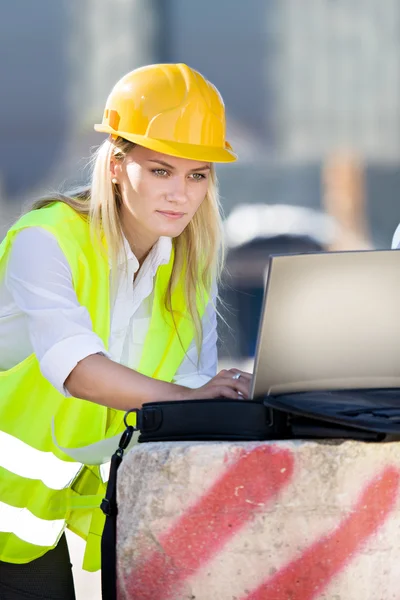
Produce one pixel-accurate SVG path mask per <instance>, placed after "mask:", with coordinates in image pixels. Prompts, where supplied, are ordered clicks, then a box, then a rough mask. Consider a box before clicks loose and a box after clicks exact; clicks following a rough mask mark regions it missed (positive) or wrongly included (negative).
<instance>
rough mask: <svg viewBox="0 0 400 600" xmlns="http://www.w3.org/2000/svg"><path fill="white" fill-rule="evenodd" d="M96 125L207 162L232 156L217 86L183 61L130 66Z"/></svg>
mask: <svg viewBox="0 0 400 600" xmlns="http://www.w3.org/2000/svg"><path fill="white" fill-rule="evenodd" d="M94 128H95V130H96V131H101V132H104V133H109V134H110V135H112V136H115V137H117V136H120V137H123V138H125V139H126V140H129V141H130V142H134V143H136V144H139V145H140V146H144V147H145V148H150V149H151V150H155V151H156V152H161V153H163V154H169V155H171V156H178V157H180V158H188V159H192V160H199V161H210V162H233V161H235V160H236V158H237V157H236V154H235V153H234V152H233V151H232V148H231V146H230V145H229V144H228V142H227V141H226V140H225V106H224V103H223V100H222V98H221V96H220V94H219V92H218V90H217V89H216V88H215V87H214V86H213V85H212V84H211V83H210V82H209V81H207V80H206V79H205V78H204V77H203V76H202V75H201V74H200V73H198V72H197V71H194V70H193V69H190V68H189V67H188V66H186V65H184V64H176V65H174V64H160V65H149V66H147V67H142V68H140V69H136V70H134V71H131V72H130V73H128V74H127V75H125V76H124V77H122V79H120V80H119V81H118V83H117V84H116V85H115V86H114V88H113V89H112V91H111V94H110V95H109V97H108V99H107V103H106V107H105V110H104V115H103V122H102V123H101V125H95V126H94Z"/></svg>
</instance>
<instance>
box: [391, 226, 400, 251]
mask: <svg viewBox="0 0 400 600" xmlns="http://www.w3.org/2000/svg"><path fill="white" fill-rule="evenodd" d="M398 248H399V249H400V225H398V226H397V229H396V231H395V232H394V235H393V240H392V250H397V249H398Z"/></svg>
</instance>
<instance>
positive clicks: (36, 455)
mask: <svg viewBox="0 0 400 600" xmlns="http://www.w3.org/2000/svg"><path fill="white" fill-rule="evenodd" d="M82 466H83V465H81V463H77V462H66V461H64V460H60V459H59V458H57V457H56V456H55V455H54V454H53V453H52V452H42V451H41V450H36V448H32V447H31V446H29V445H28V444H25V442H22V441H21V440H19V439H18V438H16V437H14V436H12V435H9V434H8V433H5V432H4V431H0V467H3V468H4V469H7V471H11V473H15V475H20V477H26V478H27V479H40V481H42V482H43V483H44V484H45V485H46V486H47V487H48V488H50V489H52V490H62V489H63V488H66V487H68V486H69V485H70V484H71V482H72V481H73V480H74V479H75V477H76V476H77V475H78V473H79V471H80V470H81V468H82ZM2 531H3V530H2Z"/></svg>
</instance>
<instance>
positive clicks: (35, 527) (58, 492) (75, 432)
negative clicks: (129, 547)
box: [0, 202, 208, 571]
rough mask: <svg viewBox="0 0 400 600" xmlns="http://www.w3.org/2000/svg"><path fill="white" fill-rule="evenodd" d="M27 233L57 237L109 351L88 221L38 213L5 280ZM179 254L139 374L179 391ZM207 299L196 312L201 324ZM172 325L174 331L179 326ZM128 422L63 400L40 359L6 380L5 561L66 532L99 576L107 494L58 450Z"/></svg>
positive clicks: (105, 303) (7, 244) (100, 256)
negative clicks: (174, 384) (168, 306)
mask: <svg viewBox="0 0 400 600" xmlns="http://www.w3.org/2000/svg"><path fill="white" fill-rule="evenodd" d="M26 227H43V228H44V229H46V230H48V231H49V232H51V233H52V234H53V235H54V236H55V238H56V239H57V241H58V244H59V245H60V248H61V250H62V251H63V253H64V254H65V256H66V258H67V260H68V263H69V266H70V268H71V272H72V279H73V284H74V288H75V291H76V294H77V297H78V300H79V302H80V304H81V305H82V306H84V307H86V309H87V310H88V312H89V314H90V317H91V320H92V326H93V331H94V332H95V333H96V334H97V335H98V336H99V337H100V338H101V339H102V341H103V343H104V345H105V347H106V348H107V347H108V338H109V333H110V305H109V292H110V289H109V288H110V269H109V261H108V257H107V254H106V252H105V251H104V248H103V249H102V248H101V244H100V243H96V242H95V241H94V240H93V236H91V234H90V228H89V224H88V222H87V220H86V219H85V218H84V217H82V216H81V215H79V214H78V213H76V212H75V211H74V210H73V209H72V208H71V207H69V206H68V205H67V204H65V203H62V202H54V203H53V204H51V205H49V206H47V207H45V208H41V209H39V210H34V211H31V212H29V213H27V214H25V215H24V216H23V217H21V218H20V219H19V220H18V221H17V223H16V224H15V225H14V226H13V227H11V229H10V230H9V231H8V233H7V235H6V237H5V239H4V240H3V242H2V244H1V245H0V276H3V274H4V269H5V267H6V262H7V254H8V252H9V250H10V248H11V246H12V243H13V239H14V237H15V235H16V234H17V233H18V232H19V231H21V230H22V229H24V228H26ZM173 260H174V259H173V253H172V255H171V260H170V262H169V263H168V264H167V265H163V266H161V267H159V268H158V270H157V274H156V280H155V286H154V300H153V307H152V314H151V319H150V325H149V330H148V334H147V337H146V339H145V342H144V347H143V352H142V355H141V359H140V364H139V367H138V371H139V372H140V373H143V374H144V375H147V376H149V377H153V378H156V379H160V380H163V381H172V380H173V378H174V375H175V373H176V371H177V369H178V367H179V365H180V364H181V362H182V360H183V358H184V355H185V352H186V351H187V349H188V347H189V345H190V343H191V341H192V340H193V336H194V329H193V325H192V322H191V320H190V319H189V318H188V315H187V311H186V307H185V300H184V293H183V279H184V274H182V276H181V281H180V282H179V283H178V285H177V286H176V288H175V290H174V291H173V294H172V306H173V310H174V319H173V318H172V316H171V314H170V313H169V312H168V311H166V310H165V307H164V298H165V292H166V289H167V285H168V282H169V280H170V276H171V271H172V266H173ZM207 300H208V299H207V297H206V294H204V297H203V298H202V299H200V300H199V302H198V309H199V312H200V315H201V314H202V313H203V312H204V308H205V305H206V302H207ZM174 320H175V325H176V327H175V326H174ZM123 416H124V412H122V411H117V410H112V409H107V408H106V407H103V406H101V405H99V404H95V403H93V402H89V401H86V400H81V399H77V398H70V397H69V398H66V397H64V396H63V395H62V394H60V393H59V392H58V391H57V390H56V389H55V388H54V387H53V386H52V385H51V384H50V383H49V382H48V381H47V379H45V378H44V377H43V375H42V374H41V372H40V368H39V363H38V360H37V358H36V356H35V354H31V355H30V356H28V357H27V358H26V359H25V360H23V361H22V362H20V363H19V364H17V365H15V366H14V367H12V368H11V369H9V370H7V371H1V372H0V561H5V562H11V563H27V562H30V561H32V560H34V559H36V558H38V557H40V556H42V555H43V554H45V553H46V552H47V551H48V550H49V549H51V548H54V547H55V546H56V545H57V542H58V540H59V539H60V536H61V535H62V533H63V531H64V529H65V527H66V526H67V527H68V528H70V529H71V530H72V531H74V532H75V533H77V534H78V535H80V536H81V537H83V538H84V539H85V540H86V552H85V558H84V563H83V568H84V569H87V570H89V571H94V570H97V569H99V568H100V538H101V533H102V529H103V525H104V516H103V513H102V512H101V510H100V508H99V506H100V502H101V499H102V498H103V496H104V491H105V489H104V488H105V486H104V484H103V482H102V480H101V477H100V472H99V467H94V466H89V467H88V466H84V465H82V464H80V463H78V462H74V460H73V459H71V458H70V457H69V456H67V455H66V454H64V452H63V451H62V450H61V449H60V448H59V447H57V446H56V445H55V444H54V442H53V437H52V430H51V428H52V423H53V426H54V430H55V434H56V435H55V437H56V439H57V443H58V446H60V447H64V448H76V447H82V446H87V445H89V444H93V443H96V442H98V441H100V440H102V439H104V438H107V437H111V436H113V435H116V434H118V433H119V432H120V431H122V429H123Z"/></svg>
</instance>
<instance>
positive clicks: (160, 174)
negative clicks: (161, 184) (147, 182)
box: [151, 169, 168, 177]
mask: <svg viewBox="0 0 400 600" xmlns="http://www.w3.org/2000/svg"><path fill="white" fill-rule="evenodd" d="M151 172H152V173H154V175H155V176H156V177H166V176H167V175H168V171H166V170H165V169H152V171H151Z"/></svg>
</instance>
